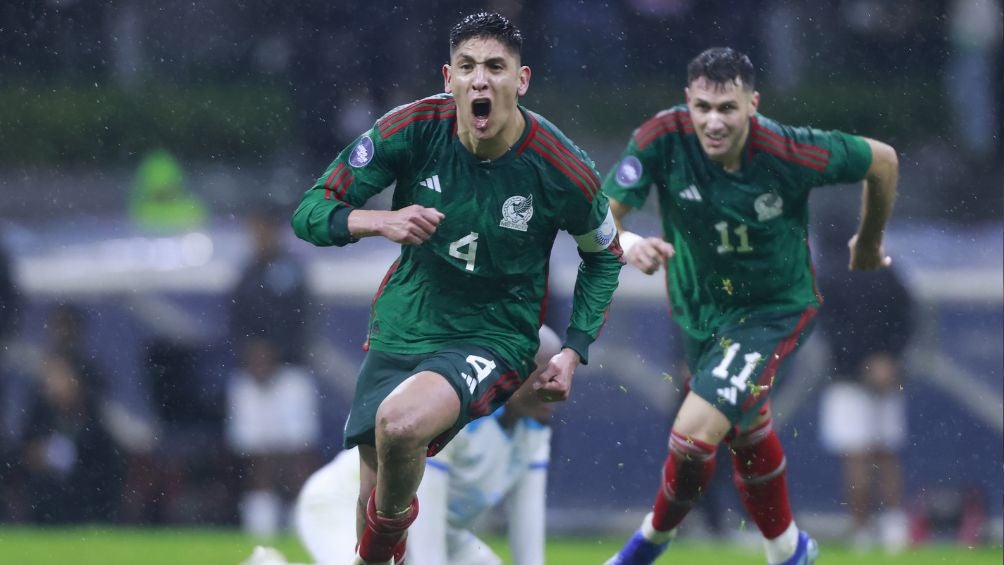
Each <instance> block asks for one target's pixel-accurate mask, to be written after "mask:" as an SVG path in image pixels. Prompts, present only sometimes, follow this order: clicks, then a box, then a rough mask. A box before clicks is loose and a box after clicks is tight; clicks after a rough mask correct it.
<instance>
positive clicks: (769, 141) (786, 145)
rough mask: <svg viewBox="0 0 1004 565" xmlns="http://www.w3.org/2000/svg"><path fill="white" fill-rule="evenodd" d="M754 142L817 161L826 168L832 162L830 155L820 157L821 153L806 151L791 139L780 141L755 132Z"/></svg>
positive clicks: (757, 131)
mask: <svg viewBox="0 0 1004 565" xmlns="http://www.w3.org/2000/svg"><path fill="white" fill-rule="evenodd" d="M753 140H754V141H759V142H761V143H763V144H764V145H773V146H775V147H777V148H778V149H781V150H784V151H788V152H790V153H792V154H794V155H798V156H799V157H804V158H806V159H809V160H811V161H815V162H817V163H820V164H822V165H824V166H825V165H826V164H827V163H829V161H830V157H829V155H820V154H819V153H814V152H811V151H806V150H805V149H804V148H803V147H802V146H800V145H799V144H797V143H795V142H794V141H792V140H790V139H784V138H781V139H778V138H776V137H771V136H769V135H764V134H763V133H761V132H760V131H759V130H754V131H753Z"/></svg>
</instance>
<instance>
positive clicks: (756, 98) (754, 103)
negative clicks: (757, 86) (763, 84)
mask: <svg viewBox="0 0 1004 565" xmlns="http://www.w3.org/2000/svg"><path fill="white" fill-rule="evenodd" d="M758 106H760V92H759V91H757V90H754V91H753V95H752V96H750V109H751V110H752V111H753V112H756V109H757V107H758Z"/></svg>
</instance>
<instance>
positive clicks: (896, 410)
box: [819, 229, 912, 553]
mask: <svg viewBox="0 0 1004 565" xmlns="http://www.w3.org/2000/svg"><path fill="white" fill-rule="evenodd" d="M823 232H824V233H826V232H828V235H827V236H825V237H826V239H825V240H824V242H825V243H824V246H825V250H828V251H826V252H825V253H824V257H825V260H823V261H821V263H820V265H819V266H820V283H821V289H822V291H823V296H824V299H825V301H826V302H825V306H824V308H823V309H822V311H821V314H820V317H819V323H820V325H821V328H822V330H823V333H824V335H825V336H826V338H827V340H828V342H829V344H830V352H831V356H832V376H831V379H832V381H831V383H830V384H829V385H828V386H827V388H826V389H825V390H824V392H823V396H822V401H821V414H820V432H821V436H822V441H823V445H824V447H826V449H827V450H829V451H830V452H832V453H833V454H834V455H837V456H838V457H840V459H841V462H842V466H843V481H844V491H845V496H846V497H847V501H848V503H849V505H850V511H851V519H852V532H851V533H850V541H851V543H852V544H853V545H854V546H856V547H857V548H859V549H867V548H868V547H870V546H871V545H872V544H874V543H875V542H877V541H880V542H881V543H882V545H883V547H884V548H885V549H886V550H887V551H888V552H890V553H898V552H900V551H902V550H903V549H904V548H905V547H906V544H907V542H908V541H909V540H908V537H909V524H908V520H907V517H906V514H905V513H904V511H903V505H902V499H903V474H902V469H901V467H900V454H899V452H900V450H901V449H902V447H903V446H904V444H905V442H906V438H907V422H906V404H905V399H904V395H903V384H902V383H903V374H902V355H903V350H904V348H905V347H906V344H907V340H908V339H909V336H910V332H911V328H912V323H911V309H912V303H911V297H910V295H909V293H908V291H907V289H906V287H905V286H904V285H903V283H902V282H901V281H900V280H899V278H898V276H897V274H896V271H894V270H893V269H879V270H877V271H871V272H862V273H851V272H850V271H849V270H848V269H847V264H846V262H847V252H846V241H844V240H842V239H840V237H839V235H833V234H848V233H852V232H853V230H852V229H847V230H840V229H830V230H823ZM873 517H877V524H872V519H873ZM875 534H877V535H878V536H879V539H875Z"/></svg>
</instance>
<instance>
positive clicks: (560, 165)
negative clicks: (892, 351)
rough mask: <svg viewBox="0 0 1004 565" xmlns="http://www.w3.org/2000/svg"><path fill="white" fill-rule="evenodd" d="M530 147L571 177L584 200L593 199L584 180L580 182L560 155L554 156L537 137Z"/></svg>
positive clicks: (590, 200)
mask: <svg viewBox="0 0 1004 565" xmlns="http://www.w3.org/2000/svg"><path fill="white" fill-rule="evenodd" d="M530 147H532V148H533V149H535V150H536V151H537V153H539V154H540V156H541V157H543V158H544V159H546V160H547V162H548V163H551V164H552V165H554V166H555V168H557V169H558V170H559V171H561V172H562V173H563V174H564V175H565V176H566V177H568V178H569V179H571V181H572V182H574V183H575V184H576V185H577V186H578V187H579V189H580V190H581V191H582V194H584V195H585V197H586V200H588V201H589V202H592V201H593V193H592V192H591V191H590V190H589V187H588V186H586V184H585V183H584V182H582V179H580V178H579V176H578V175H576V174H574V173H572V171H570V170H569V169H568V165H567V164H566V163H565V162H564V161H563V160H561V158H560V157H556V156H555V155H554V154H553V153H552V152H551V150H550V149H549V148H547V147H546V146H544V145H542V144H541V142H540V138H539V137H538V138H537V139H535V140H534V141H533V143H531V144H530Z"/></svg>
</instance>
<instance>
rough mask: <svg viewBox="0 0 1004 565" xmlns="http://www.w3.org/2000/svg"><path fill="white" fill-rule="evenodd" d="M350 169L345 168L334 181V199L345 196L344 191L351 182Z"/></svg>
mask: <svg viewBox="0 0 1004 565" xmlns="http://www.w3.org/2000/svg"><path fill="white" fill-rule="evenodd" d="M353 178H354V177H353V176H352V171H350V170H349V169H345V172H344V173H343V174H342V176H341V177H340V178H339V179H338V181H336V182H335V199H336V200H341V199H342V198H344V197H345V193H346V192H348V190H349V186H350V185H351V184H352V179H353Z"/></svg>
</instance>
